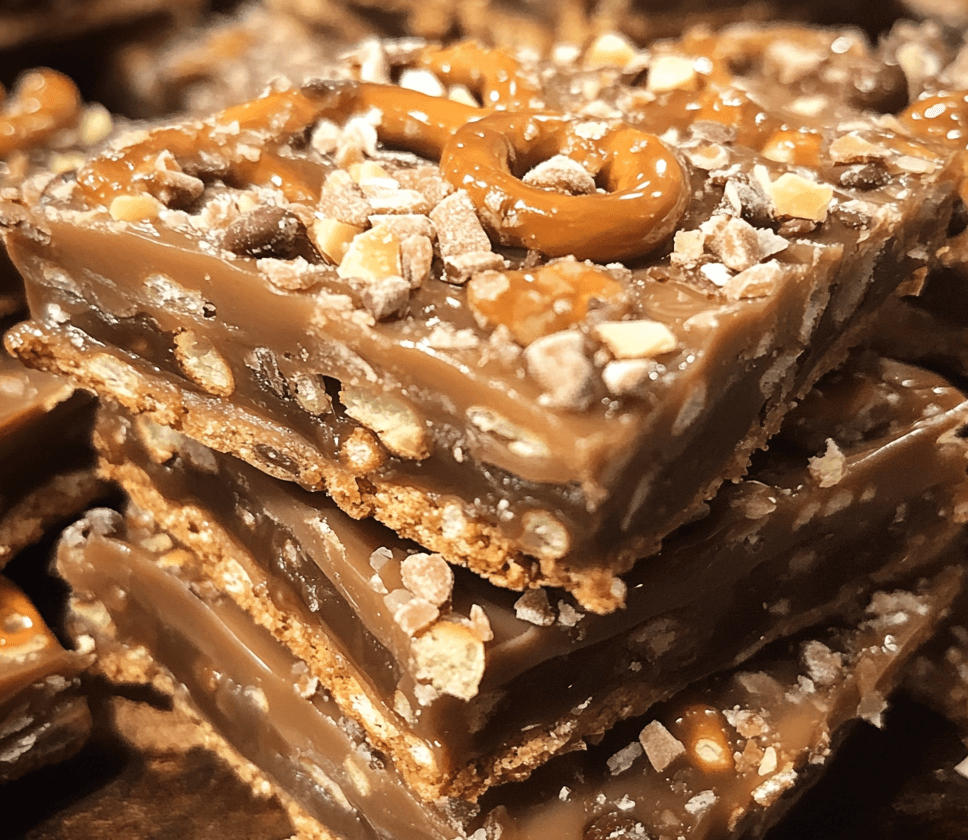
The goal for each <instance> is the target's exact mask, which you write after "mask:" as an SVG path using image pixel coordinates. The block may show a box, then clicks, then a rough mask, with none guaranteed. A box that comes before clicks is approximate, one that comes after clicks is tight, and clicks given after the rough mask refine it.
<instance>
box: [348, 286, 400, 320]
mask: <svg viewBox="0 0 968 840" xmlns="http://www.w3.org/2000/svg"><path fill="white" fill-rule="evenodd" d="M360 298H361V300H362V301H363V306H364V307H365V308H366V311H367V312H369V313H370V314H371V315H372V316H373V317H374V318H375V319H376V320H377V321H386V320H389V319H390V318H393V317H396V316H398V315H401V314H402V313H403V312H404V310H405V309H406V308H407V304H409V303H410V284H409V283H408V282H407V281H406V280H404V279H403V278H402V277H393V276H390V277H382V278H380V279H379V280H373V281H371V282H369V283H367V284H366V286H365V288H364V289H363V291H362V292H361V293H360Z"/></svg>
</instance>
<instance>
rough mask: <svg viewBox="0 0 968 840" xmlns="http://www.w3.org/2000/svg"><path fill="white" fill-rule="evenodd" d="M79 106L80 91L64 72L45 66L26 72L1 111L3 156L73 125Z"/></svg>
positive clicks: (0, 131)
mask: <svg viewBox="0 0 968 840" xmlns="http://www.w3.org/2000/svg"><path fill="white" fill-rule="evenodd" d="M0 91H2V89H0ZM80 108H81V95H80V93H79V92H78V90H77V87H76V86H75V85H74V83H73V82H72V81H71V80H70V79H68V78H67V76H65V75H64V74H63V73H58V72H57V71H56V70H50V69H48V68H46V67H44V68H41V69H39V70H31V71H30V72H29V73H25V74H24V75H23V76H22V77H21V78H20V80H19V81H18V83H17V86H16V87H15V88H14V89H13V91H12V92H11V95H10V97H9V98H8V99H7V100H6V101H5V102H3V109H2V111H0V158H4V157H6V156H7V155H9V154H10V153H11V152H14V151H16V150H17V149H22V148H26V147H28V146H33V145H36V144H37V143H41V142H43V141H44V140H45V139H46V138H47V137H49V136H50V135H51V134H53V133H54V132H55V131H57V130H58V129H61V128H66V127H68V126H70V125H72V124H73V123H74V122H75V121H76V120H77V117H78V115H79V113H80Z"/></svg>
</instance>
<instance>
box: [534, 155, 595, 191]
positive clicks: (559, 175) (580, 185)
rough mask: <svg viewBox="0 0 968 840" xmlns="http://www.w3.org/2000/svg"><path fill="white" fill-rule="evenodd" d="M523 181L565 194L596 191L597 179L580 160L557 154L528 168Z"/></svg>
mask: <svg viewBox="0 0 968 840" xmlns="http://www.w3.org/2000/svg"><path fill="white" fill-rule="evenodd" d="M521 181H522V182H523V183H525V184H527V185H528V186H530V187H540V188H541V189H543V190H551V191H552V192H559V193H563V194H565V195H590V194H591V193H593V192H595V179H594V178H593V177H592V176H591V175H590V174H589V172H588V170H587V169H585V167H584V166H582V165H581V164H580V163H579V162H578V161H576V160H572V159H571V158H570V157H568V156H567V155H555V156H554V157H550V158H548V159H547V160H543V161H541V163H539V164H538V165H537V166H535V167H534V168H533V169H530V170H528V172H526V173H525V174H524V177H522V178H521Z"/></svg>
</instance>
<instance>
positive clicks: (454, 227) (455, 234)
mask: <svg viewBox="0 0 968 840" xmlns="http://www.w3.org/2000/svg"><path fill="white" fill-rule="evenodd" d="M430 220H431V221H432V222H433V223H434V228H435V229H436V231H437V245H438V247H439V248H440V255H441V257H443V258H444V259H446V258H447V257H456V256H458V255H460V254H470V253H474V252H484V251H490V250H491V240H490V239H488V238H487V234H486V233H485V232H484V227H483V226H482V225H481V222H480V219H478V218H477V211H476V210H475V209H474V203H473V202H472V201H471V198H470V196H469V195H468V194H467V192H466V191H465V190H457V192H454V193H451V194H450V195H449V196H447V198H445V199H444V200H443V201H441V202H440V203H439V204H438V205H437V206H436V207H434V209H433V210H431V211H430Z"/></svg>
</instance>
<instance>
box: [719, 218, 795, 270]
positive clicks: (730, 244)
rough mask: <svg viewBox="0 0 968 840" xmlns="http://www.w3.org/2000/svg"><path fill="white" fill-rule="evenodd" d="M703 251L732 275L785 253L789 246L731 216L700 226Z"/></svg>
mask: <svg viewBox="0 0 968 840" xmlns="http://www.w3.org/2000/svg"><path fill="white" fill-rule="evenodd" d="M700 229H701V230H702V232H703V233H704V234H705V240H704V246H705V249H706V250H707V251H708V252H709V253H711V254H713V255H714V256H716V257H718V258H719V259H720V260H722V262H723V264H724V265H725V266H727V268H731V269H732V270H733V271H744V270H745V269H747V268H750V267H751V266H753V265H756V264H757V263H759V262H761V261H763V260H765V259H766V258H767V257H770V256H773V254H776V253H779V252H780V251H782V250H784V249H785V248H786V247H787V246H788V245H789V243H788V242H787V240H786V239H784V238H783V237H782V236H777V235H776V234H775V233H773V231H772V230H769V229H767V228H755V227H753V226H752V225H751V224H750V223H749V222H747V221H744V220H743V219H740V218H736V217H734V216H713V217H712V218H711V219H709V220H708V221H706V222H703V224H702V225H700Z"/></svg>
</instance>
